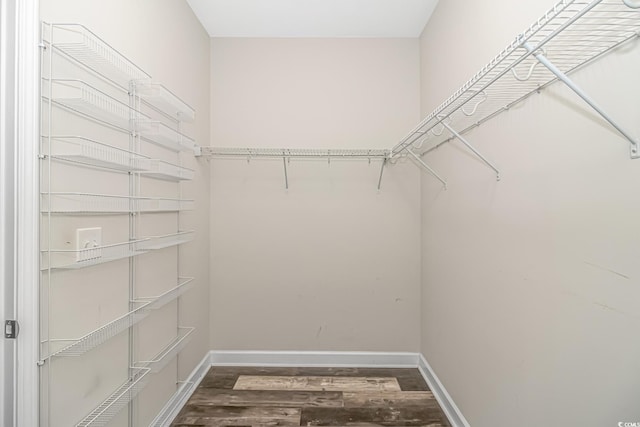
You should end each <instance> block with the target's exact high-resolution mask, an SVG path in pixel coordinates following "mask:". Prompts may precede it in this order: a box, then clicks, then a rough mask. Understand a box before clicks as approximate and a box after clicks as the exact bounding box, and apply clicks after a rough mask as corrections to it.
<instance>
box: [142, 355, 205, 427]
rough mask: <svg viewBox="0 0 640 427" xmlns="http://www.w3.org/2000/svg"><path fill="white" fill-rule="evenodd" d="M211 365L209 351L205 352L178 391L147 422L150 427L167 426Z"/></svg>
mask: <svg viewBox="0 0 640 427" xmlns="http://www.w3.org/2000/svg"><path fill="white" fill-rule="evenodd" d="M210 367H211V352H209V353H207V354H205V356H204V357H203V358H202V360H201V361H200V363H198V365H196V367H195V368H194V369H193V371H191V374H189V376H188V377H187V379H186V380H185V381H184V382H183V383H182V385H181V386H180V388H179V389H178V391H176V392H175V394H174V395H173V396H171V398H170V399H169V401H168V402H167V404H166V405H164V408H162V410H161V411H160V413H158V415H157V416H156V418H155V419H154V420H153V421H152V422H151V424H149V426H150V427H169V426H170V425H171V422H172V421H173V420H174V418H175V417H176V416H178V413H179V412H180V410H181V409H182V408H183V407H184V405H186V404H187V401H188V400H189V398H190V397H191V395H192V394H193V392H194V391H195V390H196V387H198V385H199V384H200V382H201V381H202V379H203V378H204V376H205V375H206V374H207V372H208V371H209V368H210Z"/></svg>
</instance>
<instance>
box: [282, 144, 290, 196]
mask: <svg viewBox="0 0 640 427" xmlns="http://www.w3.org/2000/svg"><path fill="white" fill-rule="evenodd" d="M282 164H283V165H284V188H285V190H288V189H289V176H288V174H287V157H286V156H285V153H284V151H283V152H282Z"/></svg>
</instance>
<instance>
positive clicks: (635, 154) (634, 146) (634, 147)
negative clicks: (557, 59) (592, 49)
mask: <svg viewBox="0 0 640 427" xmlns="http://www.w3.org/2000/svg"><path fill="white" fill-rule="evenodd" d="M522 47H524V48H525V49H526V50H527V51H528V52H530V53H532V54H533V56H535V58H536V59H537V60H538V62H540V63H541V64H542V65H544V66H545V67H547V69H548V70H549V71H551V73H552V74H553V75H555V76H556V77H557V78H558V80H560V81H561V82H563V83H564V84H565V85H567V86H568V87H569V89H571V90H572V91H574V92H575V93H576V95H578V96H579V97H580V98H582V100H583V101H584V102H586V103H587V104H589V106H590V107H591V108H593V109H594V110H595V111H596V112H597V113H598V114H600V116H601V117H602V118H603V119H605V120H606V121H607V122H609V124H610V125H611V126H613V127H614V128H615V129H616V130H617V131H618V132H620V134H622V136H624V137H625V138H626V139H627V140H628V141H629V143H630V144H631V145H630V154H631V158H632V159H638V158H640V152H639V147H638V146H639V145H640V143H639V142H638V140H637V139H636V138H635V137H633V136H632V135H631V134H630V133H629V132H627V131H626V130H625V129H624V128H623V127H622V126H620V125H619V124H618V123H617V122H616V121H615V120H613V118H612V117H611V116H610V115H609V114H607V113H606V111H604V110H603V109H602V108H601V107H600V106H599V105H598V104H597V103H596V102H595V101H594V100H593V99H591V97H590V96H589V95H587V93H586V92H585V91H584V90H582V88H581V87H580V86H578V85H577V84H576V83H575V82H574V81H573V80H571V78H569V76H567V75H566V74H565V73H563V72H562V71H561V70H560V69H559V68H558V67H556V66H555V65H554V64H553V62H551V61H550V60H549V59H548V58H547V57H546V56H545V55H544V54H543V53H542V52H541V51H540V50H538V49H537V48H536V47H535V46H532V45H531V44H530V43H528V42H524V43H523V44H522Z"/></svg>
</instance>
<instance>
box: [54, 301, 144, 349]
mask: <svg viewBox="0 0 640 427" xmlns="http://www.w3.org/2000/svg"><path fill="white" fill-rule="evenodd" d="M151 304H152V303H151V302H144V303H137V307H136V308H135V309H133V310H132V311H130V312H128V313H127V314H124V315H122V316H120V317H118V318H117V319H115V320H112V321H111V322H109V323H107V324H105V325H103V326H101V327H99V328H98V329H96V330H94V331H92V332H89V333H88V334H86V335H84V336H82V337H80V338H76V339H52V340H50V343H52V344H54V345H56V344H65V343H68V344H66V345H64V346H63V347H62V348H61V349H60V350H57V351H54V352H52V353H51V355H50V356H49V357H77V356H82V355H83V354H85V353H87V352H88V351H90V350H93V349H94V348H96V347H98V346H100V345H101V344H103V343H104V342H106V341H108V340H110V339H111V338H113V337H115V336H116V335H118V334H120V333H121V332H123V331H125V330H126V329H129V328H130V327H131V326H133V325H135V324H136V323H138V322H139V321H141V320H142V319H144V318H145V317H147V316H148V315H149V313H150V310H151V309H152V307H151Z"/></svg>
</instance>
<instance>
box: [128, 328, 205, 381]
mask: <svg viewBox="0 0 640 427" xmlns="http://www.w3.org/2000/svg"><path fill="white" fill-rule="evenodd" d="M195 330H196V328H192V327H178V334H177V336H176V338H174V339H173V340H172V341H171V342H170V343H169V344H168V345H167V346H165V347H164V348H163V349H162V350H161V351H160V352H159V353H158V355H157V356H156V357H154V358H153V359H152V360H145V361H140V362H138V363H137V365H139V366H141V367H144V368H149V369H150V371H151V373H154V374H155V373H158V372H160V371H161V370H162V369H164V368H165V367H166V366H167V364H168V363H169V362H170V361H171V360H173V359H174V358H175V357H176V356H177V355H178V353H180V352H181V351H182V350H183V349H184V348H185V347H186V345H187V344H188V343H189V341H190V340H191V338H192V337H193V332H195Z"/></svg>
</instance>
